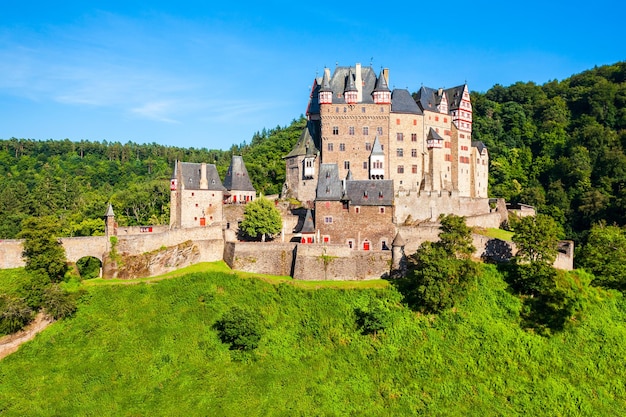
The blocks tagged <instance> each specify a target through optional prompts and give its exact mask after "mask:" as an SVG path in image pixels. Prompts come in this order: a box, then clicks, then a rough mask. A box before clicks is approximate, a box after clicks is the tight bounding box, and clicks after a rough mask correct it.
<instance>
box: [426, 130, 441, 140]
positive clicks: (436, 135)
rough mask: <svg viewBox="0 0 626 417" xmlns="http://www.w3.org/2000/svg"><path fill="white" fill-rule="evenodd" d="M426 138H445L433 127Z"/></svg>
mask: <svg viewBox="0 0 626 417" xmlns="http://www.w3.org/2000/svg"><path fill="white" fill-rule="evenodd" d="M426 139H428V140H433V139H436V140H443V138H442V137H441V136H439V133H437V131H436V130H435V129H433V128H432V127H431V128H430V130H429V131H428V136H426Z"/></svg>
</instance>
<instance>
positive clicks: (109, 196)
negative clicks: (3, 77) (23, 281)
mask: <svg viewBox="0 0 626 417" xmlns="http://www.w3.org/2000/svg"><path fill="white" fill-rule="evenodd" d="M304 125H305V121H304V119H303V118H302V117H301V118H300V119H298V120H294V121H293V122H292V123H291V124H290V125H289V126H288V127H276V128H275V129H271V130H266V129H263V130H262V131H261V132H258V133H256V134H255V135H254V136H253V137H252V140H251V141H250V143H249V144H248V143H246V142H243V143H242V144H240V145H233V146H232V147H231V148H230V149H229V150H227V151H224V150H208V149H206V148H202V149H195V148H190V149H183V148H178V147H172V146H163V145H158V144H155V143H152V144H136V143H133V142H128V143H126V144H121V143H119V142H106V141H104V142H89V141H80V142H71V141H69V140H62V141H57V140H47V141H37V140H31V139H15V138H12V139H9V140H0V238H4V239H9V238H14V237H16V236H17V234H18V232H19V230H20V225H21V222H22V221H23V220H24V219H26V218H29V217H40V216H47V215H52V216H55V217H56V218H58V219H59V222H60V225H61V228H62V230H61V234H62V235H64V236H90V235H98V234H101V233H103V232H104V221H103V220H102V216H103V215H104V212H105V211H106V207H107V204H108V202H111V203H112V204H113V207H114V210H115V213H116V219H117V221H118V223H119V224H120V225H143V224H167V223H168V222H169V201H170V192H169V178H170V177H171V175H172V170H173V168H174V162H175V161H176V160H182V161H186V162H208V163H214V164H216V165H217V168H218V171H219V172H220V175H221V177H222V178H224V174H225V172H226V170H227V169H228V166H229V164H230V159H231V156H232V155H243V156H244V158H245V160H246V166H247V168H248V172H249V174H250V177H251V179H252V182H253V184H254V186H255V188H256V189H257V190H258V191H259V192H261V193H263V194H265V195H270V194H277V193H279V192H280V190H281V187H282V184H283V182H284V180H285V164H284V161H283V159H282V157H283V156H284V155H286V154H287V153H289V151H290V150H291V148H292V146H293V144H294V143H295V140H296V139H297V138H298V136H299V135H300V133H301V130H302V128H303V127H304Z"/></svg>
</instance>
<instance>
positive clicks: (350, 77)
mask: <svg viewBox="0 0 626 417" xmlns="http://www.w3.org/2000/svg"><path fill="white" fill-rule="evenodd" d="M349 91H358V90H357V88H356V84H355V83H354V75H353V74H352V68H350V71H348V82H347V83H346V88H345V90H343V92H344V93H347V92H349Z"/></svg>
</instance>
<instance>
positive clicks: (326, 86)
mask: <svg viewBox="0 0 626 417" xmlns="http://www.w3.org/2000/svg"><path fill="white" fill-rule="evenodd" d="M320 91H332V90H331V88H330V71H329V69H328V68H324V76H323V77H322V88H320Z"/></svg>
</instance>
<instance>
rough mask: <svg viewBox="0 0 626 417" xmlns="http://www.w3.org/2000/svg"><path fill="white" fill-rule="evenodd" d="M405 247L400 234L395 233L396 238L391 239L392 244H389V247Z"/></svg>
mask: <svg viewBox="0 0 626 417" xmlns="http://www.w3.org/2000/svg"><path fill="white" fill-rule="evenodd" d="M405 245H406V243H405V242H404V239H402V236H401V235H400V232H398V233H396V237H394V238H393V242H391V246H405Z"/></svg>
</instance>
